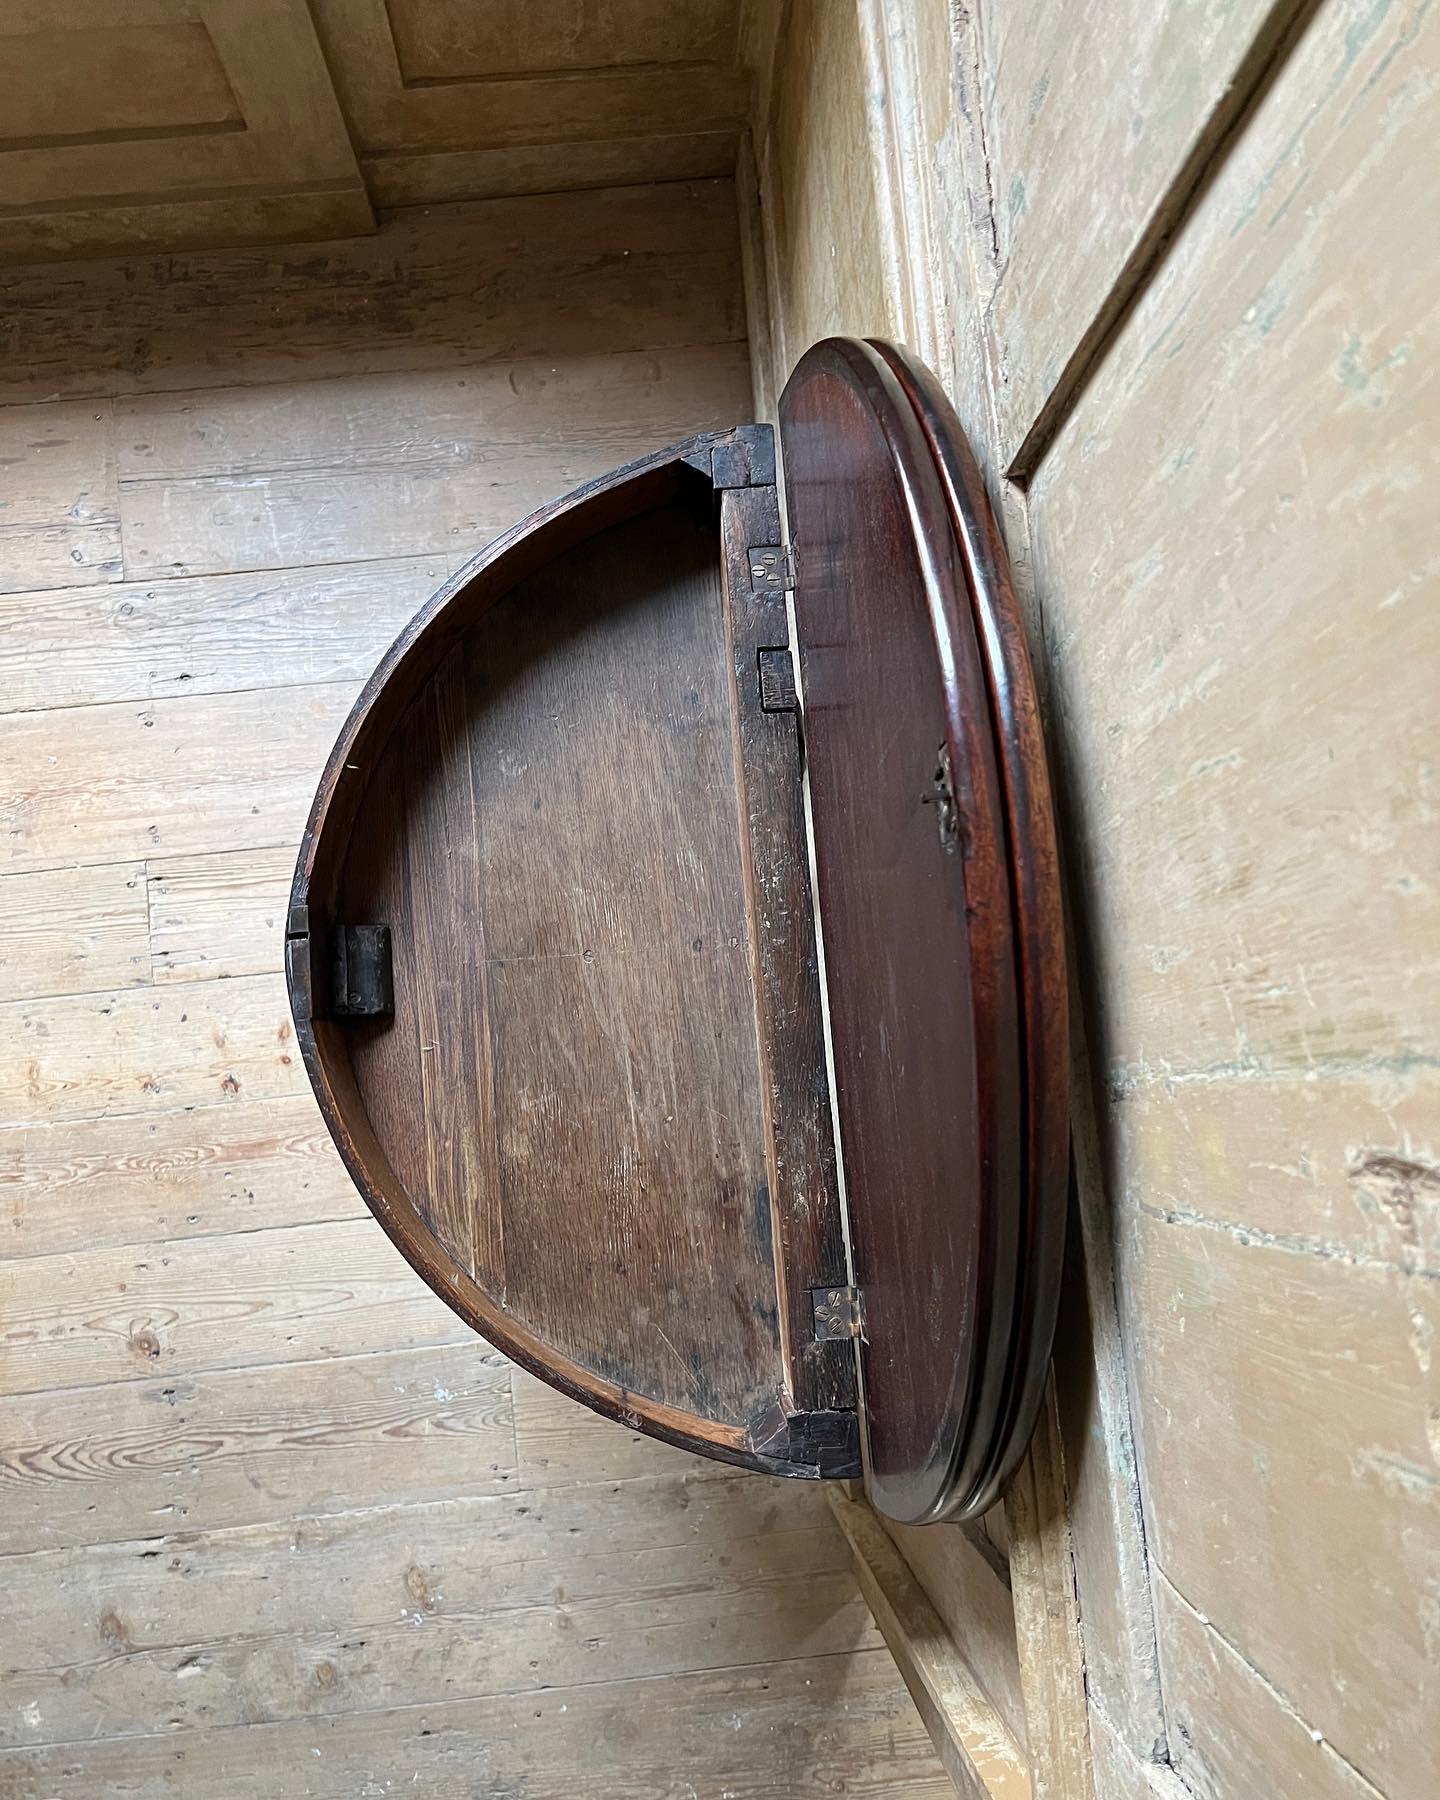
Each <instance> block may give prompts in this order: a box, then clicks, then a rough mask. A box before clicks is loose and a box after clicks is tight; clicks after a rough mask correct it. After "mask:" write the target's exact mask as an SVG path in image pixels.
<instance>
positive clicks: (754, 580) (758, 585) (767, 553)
mask: <svg viewBox="0 0 1440 1800" xmlns="http://www.w3.org/2000/svg"><path fill="white" fill-rule="evenodd" d="M745 554H746V556H747V557H748V558H749V561H750V592H751V593H752V594H787V593H789V592H791V590H792V589H793V588H794V586H795V550H794V546H793V545H791V544H756V545H754V546H753V547H752V548H751V549H749V550H747V551H746V552H745Z"/></svg>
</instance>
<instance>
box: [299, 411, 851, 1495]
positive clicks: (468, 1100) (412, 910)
mask: <svg viewBox="0 0 1440 1800" xmlns="http://www.w3.org/2000/svg"><path fill="white" fill-rule="evenodd" d="M717 483H718V484H719V485H720V486H722V487H724V488H725V489H726V491H725V493H724V504H725V506H726V507H727V508H729V509H731V510H732V511H734V510H735V509H736V508H737V507H739V511H740V512H741V513H743V512H745V511H746V507H747V506H748V505H749V504H750V502H745V503H744V504H742V503H741V500H740V498H739V496H740V495H741V493H742V492H743V493H746V494H751V495H753V496H755V497H756V498H755V500H754V502H753V503H754V504H755V505H758V506H759V507H760V508H761V511H762V512H763V513H766V514H767V516H768V518H769V519H770V520H771V521H774V522H775V523H776V524H778V515H777V513H776V506H775V500H774V489H773V451H772V450H771V449H770V436H769V433H768V431H765V430H763V429H760V430H755V431H749V432H745V431H742V432H735V433H721V434H717V435H716V436H715V437H713V438H707V439H702V440H697V441H696V442H695V443H694V444H692V445H687V446H681V447H680V448H679V449H678V450H677V451H673V452H669V453H666V454H665V455H664V456H661V457H655V458H651V459H648V461H646V462H645V463H642V464H638V465H635V466H634V467H633V468H632V469H630V470H628V471H621V472H619V473H618V474H617V475H616V476H613V477H609V478H606V480H605V481H602V482H599V483H595V484H592V487H591V488H590V489H587V490H582V491H581V492H580V493H579V494H578V495H572V496H570V497H569V499H568V500H566V501H564V502H560V503H558V504H557V505H555V506H553V507H551V508H547V509H545V511H544V512H543V513H541V514H539V515H537V516H536V517H535V518H534V519H532V520H530V521H527V523H526V525H525V526H523V527H521V528H518V529H517V530H516V531H515V532H512V533H510V534H507V536H506V538H505V539H502V540H501V541H500V543H499V544H498V545H496V546H492V547H491V550H490V551H488V552H486V553H485V554H484V555H483V556H482V557H480V558H478V559H477V560H476V562H475V563H473V564H472V565H471V566H470V568H468V569H467V570H465V571H462V573H461V575H460V576H459V577H458V578H457V579H456V581H454V582H453V583H451V584H450V585H449V586H448V587H447V588H446V589H444V590H442V592H441V594H440V595H439V596H437V598H436V600H435V601H434V602H432V603H431V605H430V607H428V608H427V609H426V610H425V612H424V613H422V614H421V615H420V617H419V618H418V619H417V620H416V621H415V622H414V623H413V624H412V626H411V627H410V629H409V630H408V631H407V632H406V633H405V634H404V635H403V636H402V639H401V640H400V642H399V643H398V644H397V645H396V646H395V648H394V649H393V650H392V651H391V653H390V655H389V656H388V657H387V659H386V661H385V663H384V664H382V666H381V669H380V670H379V671H377V675H376V677H375V679H374V680H372V682H371V683H370V684H369V685H368V686H367V689H366V692H365V694H363V695H362V697H361V700H360V702H359V703H358V705H357V708H356V711H355V713H354V715H352V718H351V720H350V722H349V724H348V725H347V728H346V731H345V732H344V733H343V734H342V737H341V740H340V742H339V744H337V746H336V749H335V752H334V754H333V756H332V759H331V763H330V767H329V770H328V771H327V776H326V779H325V782H324V783H323V784H322V788H321V792H320V794H319V795H318V796H317V801H316V807H315V811H314V815H313V817H312V823H311V829H310V832H309V834H308V835H307V839H306V844H305V848H304V850H303V852H302V857H301V863H300V867H299V869H298V871H297V879H296V886H295V890H294V900H295V908H296V910H295V911H294V912H293V917H294V918H295V920H297V921H298V924H299V927H300V928H302V929H303V931H304V933H305V934H306V937H307V941H308V940H310V939H313V938H314V936H315V934H316V933H317V932H319V931H321V930H324V929H328V928H329V927H331V926H332V925H333V924H334V923H335V922H336V921H342V922H348V923H352V924H353V923H361V922H385V923H390V924H391V925H392V928H393V934H394V937H395V940H396V950H395V1010H394V1016H393V1020H391V1021H388V1022H385V1023H377V1022H373V1021H368V1020H344V1021H342V1020H339V1019H334V1018H331V1017H329V1016H327V1014H328V1012H329V1008H328V1007H327V1005H326V999H325V996H324V994H323V993H320V994H317V995H316V996H315V997H314V1003H313V1005H312V1007H311V1012H312V1015H313V1016H312V1017H310V1018H308V1019H306V1018H304V1017H302V1018H301V1019H300V1021H299V1024H300V1031H299V1037H300V1042H301V1046H302V1049H303V1050H304V1051H305V1054H306V1059H307V1064H308V1066H309V1067H310V1070H311V1074H312V1078H313V1079H314V1081H315V1085H316V1088H317V1092H318V1093H319V1095H320V1099H321V1103H322V1106H323V1108H324V1109H325V1112H326V1116H327V1120H328V1122H329V1123H330V1125H331V1128H332V1131H334V1133H335V1135H336V1138H337V1141H338V1142H339V1144H340V1146H341V1149H342V1152H343V1153H344V1154H345V1156H346V1159H347V1162H348V1163H349V1165H350V1168H351V1171H352V1173H353V1174H354V1175H355V1177H356V1179H357V1182H358V1183H359V1185H360V1186H361V1189H362V1192H363V1193H364V1194H365V1196H366V1198H367V1200H368V1201H369V1202H370V1204H371V1206H372V1209H373V1210H374V1211H375V1212H376V1214H377V1216H379V1217H380V1219H381V1221H382V1223H384V1224H385V1225H386V1228H387V1230H389V1231H390V1233H391V1235H392V1236H393V1237H394V1238H395V1240H396V1242H397V1243H398V1244H399V1245H400V1247H401V1249H402V1250H403V1251H404V1252H405V1254H406V1255H407V1256H408V1257H410V1259H411V1261H412V1262H414V1263H415V1265H416V1267H417V1268H418V1269H419V1270H420V1271H421V1273H422V1274H423V1275H424V1276H425V1277H426V1279H427V1280H429V1281H430V1282H431V1284H432V1285H433V1286H435V1287H436V1288H437V1290H438V1291H439V1292H440V1293H441V1294H442V1296H443V1297H444V1298H445V1299H447V1300H448V1301H449V1302H450V1304H451V1305H452V1306H454V1307H455V1308H456V1309H457V1310H458V1311H460V1312H461V1313H462V1315H463V1316H465V1317H466V1318H467V1319H469V1320H470V1322H471V1323H472V1324H474V1325H475V1326H476V1328H477V1329H479V1330H481V1331H482V1332H484V1333H485V1335H486V1336H487V1337H489V1338H491V1339H492V1340H493V1341H494V1342H496V1343H497V1344H499V1345H500V1346H501V1347H502V1348H504V1349H506V1350H507V1351H508V1352H509V1353H510V1354H512V1355H514V1356H515V1357H516V1358H517V1359H518V1360H520V1361H521V1362H523V1363H524V1364H525V1365H526V1366H527V1367H530V1368H531V1369H533V1370H534V1371H535V1372H537V1373H539V1374H542V1375H543V1376H545V1378H546V1379H547V1380H550V1381H552V1382H554V1383H555V1384H556V1385H558V1386H560V1387H561V1388H562V1389H563V1390H564V1391H566V1392H570V1393H572V1394H575V1395H576V1396H577V1397H579V1398H582V1399H585V1400H587V1401H588V1402H589V1403H590V1404H592V1405H594V1406H596V1407H597V1408H598V1409H599V1410H602V1411H607V1412H609V1413H611V1414H612V1416H616V1417H619V1418H622V1419H624V1420H626V1421H627V1422H628V1423H630V1424H632V1425H636V1426H639V1427H640V1428H642V1429H645V1430H648V1431H651V1432H653V1433H654V1434H655V1435H658V1436H663V1437H668V1438H669V1439H671V1441H674V1442H678V1443H681V1444H684V1445H685V1446H687V1447H690V1448H698V1449H702V1450H705V1451H707V1452H709V1453H710V1454H718V1455H721V1456H724V1457H728V1458H730V1459H731V1460H735V1461H739V1462H743V1463H747V1464H749V1465H750V1466H754V1467H765V1468H773V1469H774V1470H775V1471H776V1472H779V1473H794V1474H802V1475H810V1476H813V1475H815V1474H816V1473H818V1472H820V1471H821V1469H822V1468H823V1469H824V1471H825V1472H827V1473H831V1472H833V1473H853V1472H855V1469H856V1468H857V1466H858V1465H857V1464H856V1462H855V1458H854V1448H853V1445H854V1424H853V1390H850V1389H847V1386H846V1378H847V1376H850V1375H851V1373H852V1372H851V1370H850V1369H848V1368H847V1367H846V1365H845V1362H844V1360H843V1356H842V1357H838V1358H837V1357H832V1356H831V1355H830V1354H829V1352H830V1351H831V1349H832V1348H833V1347H830V1346H826V1347H824V1349H825V1354H823V1355H820V1356H815V1355H813V1354H807V1353H804V1351H805V1346H804V1345H801V1346H800V1347H799V1348H798V1349H797V1348H796V1347H795V1346H792V1345H791V1344H790V1343H788V1342H787V1343H784V1344H782V1338H781V1306H780V1291H781V1287H782V1285H783V1282H784V1281H788V1280H790V1279H791V1271H790V1268H789V1265H788V1264H784V1263H783V1259H782V1266H783V1268H784V1271H785V1272H784V1276H783V1278H782V1275H781V1274H780V1273H779V1272H777V1242H789V1241H792V1240H793V1241H795V1242H796V1243H797V1244H803V1245H804V1246H805V1248H806V1252H807V1254H806V1256H805V1257H803V1258H801V1259H799V1260H797V1263H796V1265H795V1270H796V1272H795V1274H794V1277H793V1279H794V1281H796V1282H808V1281H809V1280H810V1279H811V1278H812V1276H811V1271H812V1270H813V1271H814V1276H813V1278H814V1279H815V1280H822V1279H832V1278H834V1272H835V1265H836V1256H837V1252H838V1254H839V1256H840V1266H841V1268H842V1270H843V1230H842V1227H841V1223H840V1218H839V1203H838V1195H837V1191H836V1184H835V1175H834V1156H833V1148H832V1147H831V1146H830V1144H829V1101H828V1091H827V1089H826V1086H825V1081H824V1073H823V1058H822V1057H821V1056H820V1054H819V1051H820V1038H819V1001H818V977H817V975H816V957H815V947H814V939H813V927H812V924H811V919H810V909H809V902H808V883H807V879H806V873H805V862H804V839H803V828H802V826H803V815H802V810H801V807H802V802H801V790H800V764H799V751H798V743H797V739H796V730H795V723H794V719H793V717H790V716H780V715H769V714H762V713H761V709H760V705H759V692H758V678H757V676H756V673H755V668H754V662H753V655H754V653H753V650H749V649H747V650H746V651H745V654H746V655H748V656H749V657H750V658H751V665H750V667H751V683H752V686H753V687H754V698H753V703H752V702H751V701H750V700H749V699H748V698H747V699H745V700H742V699H741V698H740V697H739V695H738V689H737V684H736V680H735V674H734V663H735V658H736V656H737V655H739V654H740V651H739V650H738V649H737V647H736V641H735V640H733V639H732V636H731V633H730V631H729V628H728V625H727V616H728V615H727V606H726V593H727V591H728V588H727V583H728V585H729V587H733V586H734V583H735V582H736V581H738V580H741V579H743V578H744V567H745V562H744V555H743V549H744V547H743V546H742V547H741V552H740V555H739V568H738V570H737V569H726V570H725V576H724V579H723V580H722V564H723V561H724V559H723V557H722V550H721V543H720V531H719V518H718V514H719V512H720V506H721V501H720V499H719V498H718V497H717V494H716V491H715V488H716V484H717ZM729 483H739V484H740V487H739V488H738V489H734V490H732V489H731V488H729V487H727V486H726V484H729ZM765 496H768V501H767V500H766V499H765V498H764V497H765ZM737 516H739V513H737ZM742 535H743V533H742ZM771 535H772V536H774V529H773V526H772V529H771ZM731 560H732V561H734V560H735V559H734V557H733V556H732V558H731ZM782 602H783V596H782ZM780 611H781V616H782V620H783V603H782V605H781V608H780ZM781 641H782V642H783V638H782V640H781ZM750 712H754V713H755V714H757V715H759V720H758V721H757V727H758V728H759V729H760V731H761V735H760V736H757V737H756V738H755V743H756V746H757V747H760V746H764V745H765V744H766V743H767V741H768V748H767V747H761V748H758V749H757V754H756V755H755V756H754V757H753V758H752V757H751V754H750V742H749V740H750V737H751V736H754V735H755V728H752V727H751V726H744V725H742V723H741V721H742V719H745V718H747V717H748V715H749V713H750ZM766 733H768V734H769V735H768V740H767V738H766V737H765V735H764V734H766ZM772 790H773V791H772ZM752 833H754V834H755V842H754V843H752V841H751V840H752ZM787 859H788V863H789V866H788V867H787V866H785V865H786V862H787ZM301 908H303V911H302V910H299V909H301ZM772 914H775V915H776V916H775V917H774V918H773V919H772ZM757 931H758V933H759V934H760V935H763V936H765V937H766V938H767V941H768V942H769V943H770V946H771V948H770V951H769V952H768V953H767V957H766V959H765V961H764V966H763V968H761V967H760V966H759V965H758V964H752V942H753V940H754V939H755V938H756V936H757ZM298 960H302V959H300V958H298V957H297V961H298ZM776 984H784V991H783V993H782V992H780V991H779V987H778V986H777V985H776ZM772 989H774V991H772ZM295 992H296V995H297V1011H298V1012H299V1013H301V1014H303V1013H304V1010H305V1007H304V998H303V993H302V992H301V990H300V989H299V988H296V989H295ZM776 1047H778V1049H779V1053H780V1057H781V1061H782V1063H783V1073H782V1074H781V1076H780V1077H779V1079H778V1081H777V1080H776V1078H775V1076H774V1072H773V1071H772V1069H771V1066H770V1056H771V1053H772V1049H773V1048H776ZM800 1093H803V1094H804V1096H805V1106H804V1111H803V1114H802V1115H801V1116H800V1117H798V1118H797V1119H795V1120H793V1121H792V1119H791V1115H790V1111H789V1104H790V1101H791V1100H792V1098H793V1097H794V1096H795V1095H796V1094H800ZM777 1094H778V1095H779V1098H780V1100H781V1102H783V1105H782V1106H781V1108H780V1110H779V1112H777V1111H776V1105H775V1100H776V1095H777ZM808 1336H809V1334H807V1337H806V1343H807V1344H808ZM844 1348H845V1347H843V1346H842V1347H841V1349H842V1351H843V1349H844ZM797 1374H798V1379H797ZM847 1405H848V1406H849V1407H850V1409H851V1410H850V1411H848V1412H847V1411H846V1407H847ZM847 1421H848V1424H847Z"/></svg>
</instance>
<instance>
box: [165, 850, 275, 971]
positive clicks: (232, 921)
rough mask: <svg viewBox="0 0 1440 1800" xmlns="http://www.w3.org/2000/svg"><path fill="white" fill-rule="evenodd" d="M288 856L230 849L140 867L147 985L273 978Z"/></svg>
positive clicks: (166, 859)
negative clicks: (149, 969)
mask: <svg viewBox="0 0 1440 1800" xmlns="http://www.w3.org/2000/svg"><path fill="white" fill-rule="evenodd" d="M294 872H295V856H294V852H293V851H292V850H291V849H290V847H289V846H288V845H282V846H281V847H279V848H278V849H274V850H232V851H228V852H223V851H222V852H220V853H219V854H217V855H214V856H178V857H173V858H171V857H158V858H156V859H154V860H152V861H151V862H149V863H147V864H146V867H145V896H146V911H147V914H148V917H149V937H150V953H151V956H152V958H153V959H154V979H155V980H156V981H157V982H160V981H202V980H220V981H224V980H229V979H232V978H233V977H235V976H237V975H269V974H272V973H279V972H280V970H281V968H282V967H283V964H284V960H285V958H284V949H283V944H284V933H285V905H286V901H287V899H288V897H289V892H290V877H291V876H292V875H293V874H294Z"/></svg>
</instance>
